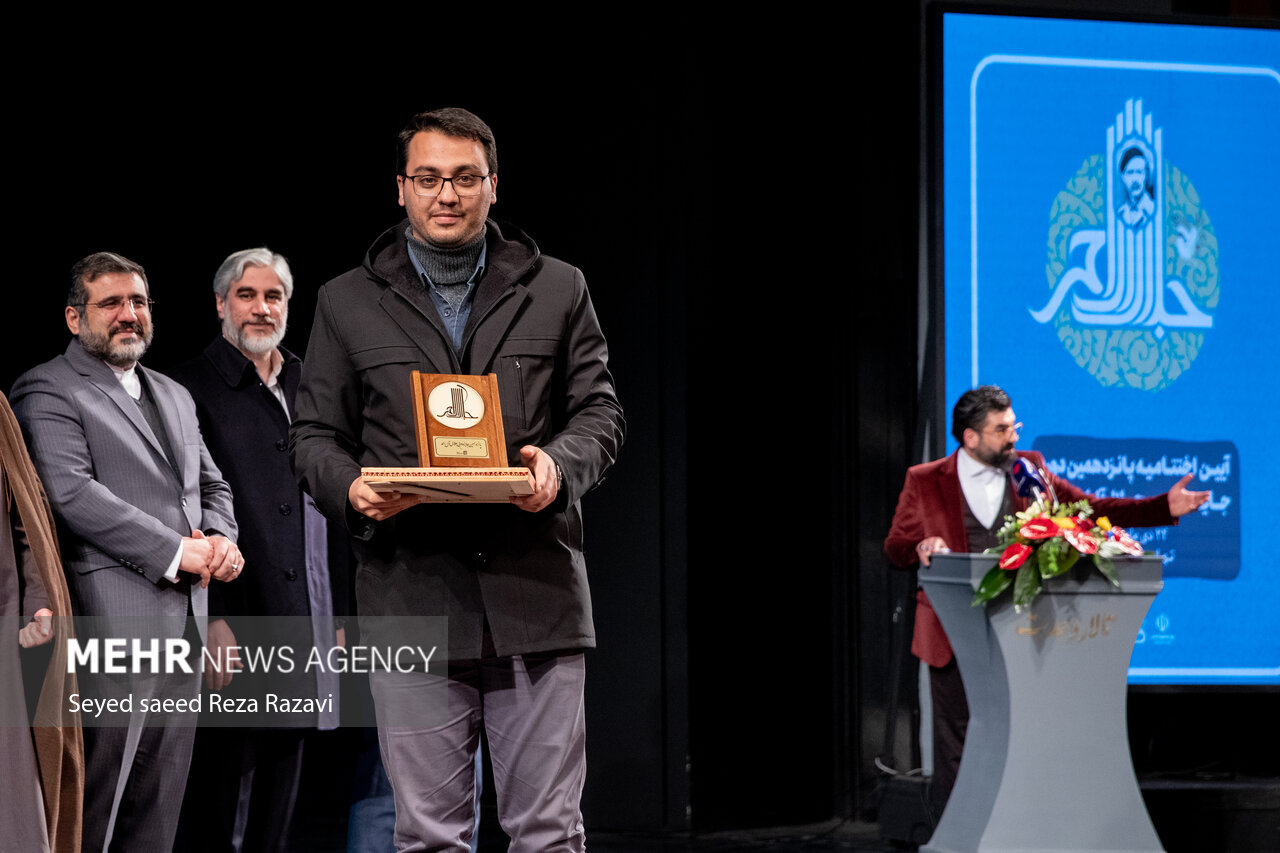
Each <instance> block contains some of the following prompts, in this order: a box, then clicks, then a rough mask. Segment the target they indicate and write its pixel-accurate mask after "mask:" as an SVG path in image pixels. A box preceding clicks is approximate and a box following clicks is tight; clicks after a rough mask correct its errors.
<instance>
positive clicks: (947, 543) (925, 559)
mask: <svg viewBox="0 0 1280 853" xmlns="http://www.w3.org/2000/svg"><path fill="white" fill-rule="evenodd" d="M1021 427H1022V424H1020V423H1018V422H1017V420H1016V418H1015V417H1014V414H1013V404H1012V403H1011V402H1010V400H1009V395H1008V394H1006V393H1005V392H1004V391H1003V390H1001V389H1000V388H998V387H997V386H995V385H983V386H981V387H978V388H974V389H973V390H971V391H966V392H965V393H964V394H962V395H961V397H960V399H959V400H958V401H957V402H956V405H955V408H954V409H953V410H952V413H951V434H952V435H954V436H955V438H956V441H958V442H960V447H959V448H958V449H957V450H956V452H955V453H952V454H951V455H950V456H947V457H945V458H942V459H937V460H934V461H933V462H926V463H924V464H922V465H915V466H913V467H912V468H911V469H909V470H908V471H907V480H906V483H905V484H904V485H903V487H902V494H901V495H900V496H899V497H898V508H897V510H896V511H895V512H894V515H893V526H892V527H891V528H890V530H889V535H888V536H887V537H886V538H885V540H884V550H885V553H886V554H888V555H889V559H890V560H891V561H892V562H893V564H894V565H895V566H898V567H899V568H903V569H911V568H915V567H916V566H917V565H922V566H927V565H929V560H930V558H931V557H932V555H933V554H935V553H938V552H940V551H943V552H945V551H953V550H954V551H960V552H978V551H983V550H986V549H987V548H989V547H991V546H993V545H995V544H996V535H995V534H996V531H998V530H999V529H1000V526H1001V525H1002V524H1003V523H1004V517H1005V516H1006V515H1009V514H1012V513H1014V512H1016V511H1018V510H1021V509H1025V508H1026V507H1027V504H1028V503H1029V501H1027V500H1026V499H1025V498H1020V497H1018V496H1017V494H1016V492H1014V490H1013V488H1012V487H1011V484H1010V482H1009V478H1008V475H1007V473H1006V472H1007V471H1008V469H1009V467H1010V466H1011V465H1012V464H1013V462H1014V460H1015V459H1016V458H1017V457H1019V456H1021V457H1023V458H1025V459H1027V461H1028V462H1030V463H1031V464H1032V465H1034V466H1035V467H1037V468H1040V469H1043V468H1044V458H1043V457H1041V456H1040V454H1039V453H1036V452H1034V451H1019V450H1016V449H1015V445H1016V444H1017V441H1018V432H1019V430H1020V429H1021ZM1044 473H1045V476H1046V477H1047V478H1048V480H1049V482H1050V483H1051V484H1052V486H1053V489H1054V491H1055V492H1056V493H1057V495H1058V500H1060V501H1062V502H1063V503H1067V502H1070V501H1076V500H1080V499H1081V498H1085V497H1087V498H1089V502H1090V503H1091V504H1092V505H1093V509H1094V513H1095V515H1096V516H1103V515H1105V516H1108V517H1109V518H1110V519H1111V520H1112V521H1113V522H1115V523H1117V524H1121V525H1124V526H1126V527H1159V526H1163V525H1166V524H1177V519H1178V518H1179V517H1180V516H1183V515H1186V514H1187V513H1189V512H1191V511H1192V510H1194V509H1196V508H1197V507H1199V506H1200V505H1201V504H1202V503H1204V502H1205V501H1207V500H1208V499H1209V495H1210V493H1209V492H1190V491H1187V489H1186V485H1187V483H1188V482H1190V480H1191V475H1190V474H1188V475H1187V476H1185V477H1183V478H1182V479H1181V480H1179V481H1178V482H1177V483H1175V484H1174V486H1173V488H1172V489H1170V490H1169V492H1168V493H1167V494H1164V495H1156V496H1155V497H1151V498H1143V499H1140V500H1138V499H1132V498H1097V497H1094V496H1092V495H1087V494H1086V493H1084V492H1082V491H1081V490H1080V489H1077V488H1076V487H1075V486H1073V485H1071V484H1070V483H1068V482H1067V481H1065V480H1061V479H1059V478H1057V477H1054V476H1053V474H1050V473H1049V472H1047V471H1045V472H1044ZM911 653H912V654H914V655H915V656H916V657H918V658H920V660H922V661H924V662H925V663H927V664H929V691H930V695H931V697H932V705H933V794H934V803H935V804H936V805H937V807H938V808H939V809H941V807H942V806H943V805H944V804H945V803H946V800H947V797H948V796H949V795H950V793H951V787H952V785H953V784H954V783H955V778H956V773H957V771H958V770H959V767H960V754H961V752H962V751H963V749H964V734H965V728H966V727H967V725H968V722H969V706H968V704H967V703H966V701H965V697H964V685H963V684H962V683H961V681H960V672H959V670H958V669H957V668H956V663H955V660H954V658H953V656H952V653H951V644H950V643H949V642H948V641H947V635H946V633H945V632H944V631H943V630H942V624H941V623H940V622H939V621H938V617H937V615H936V614H935V613H934V612H933V607H932V606H931V605H930V604H929V599H928V598H927V597H926V596H925V594H924V591H923V590H917V591H916V620H915V631H914V633H913V635H912V638H911Z"/></svg>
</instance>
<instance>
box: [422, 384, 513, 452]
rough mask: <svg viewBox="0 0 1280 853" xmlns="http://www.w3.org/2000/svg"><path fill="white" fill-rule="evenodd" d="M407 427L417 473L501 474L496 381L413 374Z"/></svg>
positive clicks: (503, 446)
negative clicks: (413, 437) (414, 442)
mask: <svg viewBox="0 0 1280 853" xmlns="http://www.w3.org/2000/svg"><path fill="white" fill-rule="evenodd" d="M413 425H414V429H415V430H416V432H417V434H418V464H419V465H421V466H422V467H423V468H455V467H456V468H506V467H507V436H506V433H505V432H504V431H503V429H502V401H501V400H500V399H498V377H497V375H495V374H493V373H490V374H489V375H487V376H455V375H453V374H451V373H421V372H419V371H417V370H415V371H413Z"/></svg>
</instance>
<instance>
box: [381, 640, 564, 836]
mask: <svg viewBox="0 0 1280 853" xmlns="http://www.w3.org/2000/svg"><path fill="white" fill-rule="evenodd" d="M585 678H586V662H585V660H584V658H583V655H582V653H581V652H578V653H573V654H556V653H543V654H534V655H517V656H515V657H506V658H497V657H495V658H484V659H481V660H472V661H452V662H450V663H449V665H448V671H447V674H437V673H421V672H410V673H400V672H375V673H373V674H372V675H371V676H370V682H369V683H370V688H371V690H372V692H373V700H374V707H375V709H376V711H377V715H378V743H379V746H380V747H381V751H382V761H383V764H384V765H385V766H386V770H387V776H388V778H389V779H390V780H391V788H392V791H393V792H394V794H395V804H396V830H395V844H396V850H397V851H401V853H406V851H432V853H436V851H452V852H453V853H465V851H467V850H468V849H469V846H468V845H469V842H470V839H471V836H472V833H473V832H474V826H475V821H474V818H475V778H476V775H475V756H476V751H477V750H478V749H479V748H480V729H481V727H482V726H483V727H484V732H485V737H486V739H487V740H488V743H489V755H490V758H491V759H492V761H493V778H494V790H495V793H496V795H497V800H498V819H499V821H500V822H501V824H502V828H503V830H504V831H505V832H506V833H507V835H508V836H510V838H511V847H510V851H511V853H535V851H538V853H581V851H583V850H584V849H585V840H586V836H585V833H584V831H583V827H582V812H581V809H580V808H579V802H580V800H581V798H582V786H583V781H584V779H585V777H586V770H587V764H586V719H585V715H584V712H583V687H584V684H585Z"/></svg>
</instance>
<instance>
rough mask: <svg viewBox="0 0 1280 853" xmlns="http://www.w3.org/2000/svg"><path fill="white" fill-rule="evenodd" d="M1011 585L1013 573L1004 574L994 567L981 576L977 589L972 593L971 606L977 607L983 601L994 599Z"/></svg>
mask: <svg viewBox="0 0 1280 853" xmlns="http://www.w3.org/2000/svg"><path fill="white" fill-rule="evenodd" d="M1011 583H1013V572H1006V571H1005V570H1004V569H1002V568H1000V567H999V566H996V567H994V568H993V569H992V570H991V571H989V572H987V573H986V574H985V575H983V576H982V581H981V582H980V583H979V584H978V589H977V590H976V591H975V592H974V593H973V606H974V607H977V606H978V605H979V604H982V603H983V602H984V601H990V600H991V599H993V598H995V597H996V596H997V595H999V594H1000V593H1002V592H1004V591H1005V590H1006V589H1008V588H1009V584H1011Z"/></svg>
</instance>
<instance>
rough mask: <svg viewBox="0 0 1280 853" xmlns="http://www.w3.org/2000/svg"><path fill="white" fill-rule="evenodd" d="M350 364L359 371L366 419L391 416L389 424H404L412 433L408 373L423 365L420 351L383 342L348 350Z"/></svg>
mask: <svg viewBox="0 0 1280 853" xmlns="http://www.w3.org/2000/svg"><path fill="white" fill-rule="evenodd" d="M351 366H352V367H354V368H355V369H356V372H358V373H359V374H360V387H361V389H362V391H363V394H364V399H363V401H362V403H363V406H364V416H365V418H366V420H368V419H378V420H380V421H381V420H387V419H388V418H390V419H392V420H395V421H396V425H395V427H392V428H397V429H400V428H404V427H405V425H406V424H407V425H408V429H409V431H408V432H407V433H404V434H405V435H413V395H412V387H413V386H412V382H411V380H410V375H411V374H412V372H413V371H414V370H423V369H425V367H426V365H425V364H424V363H423V360H422V353H421V351H420V350H418V348H417V347H414V346H383V347H372V348H370V349H365V350H360V351H358V352H353V353H352V354H351Z"/></svg>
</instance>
